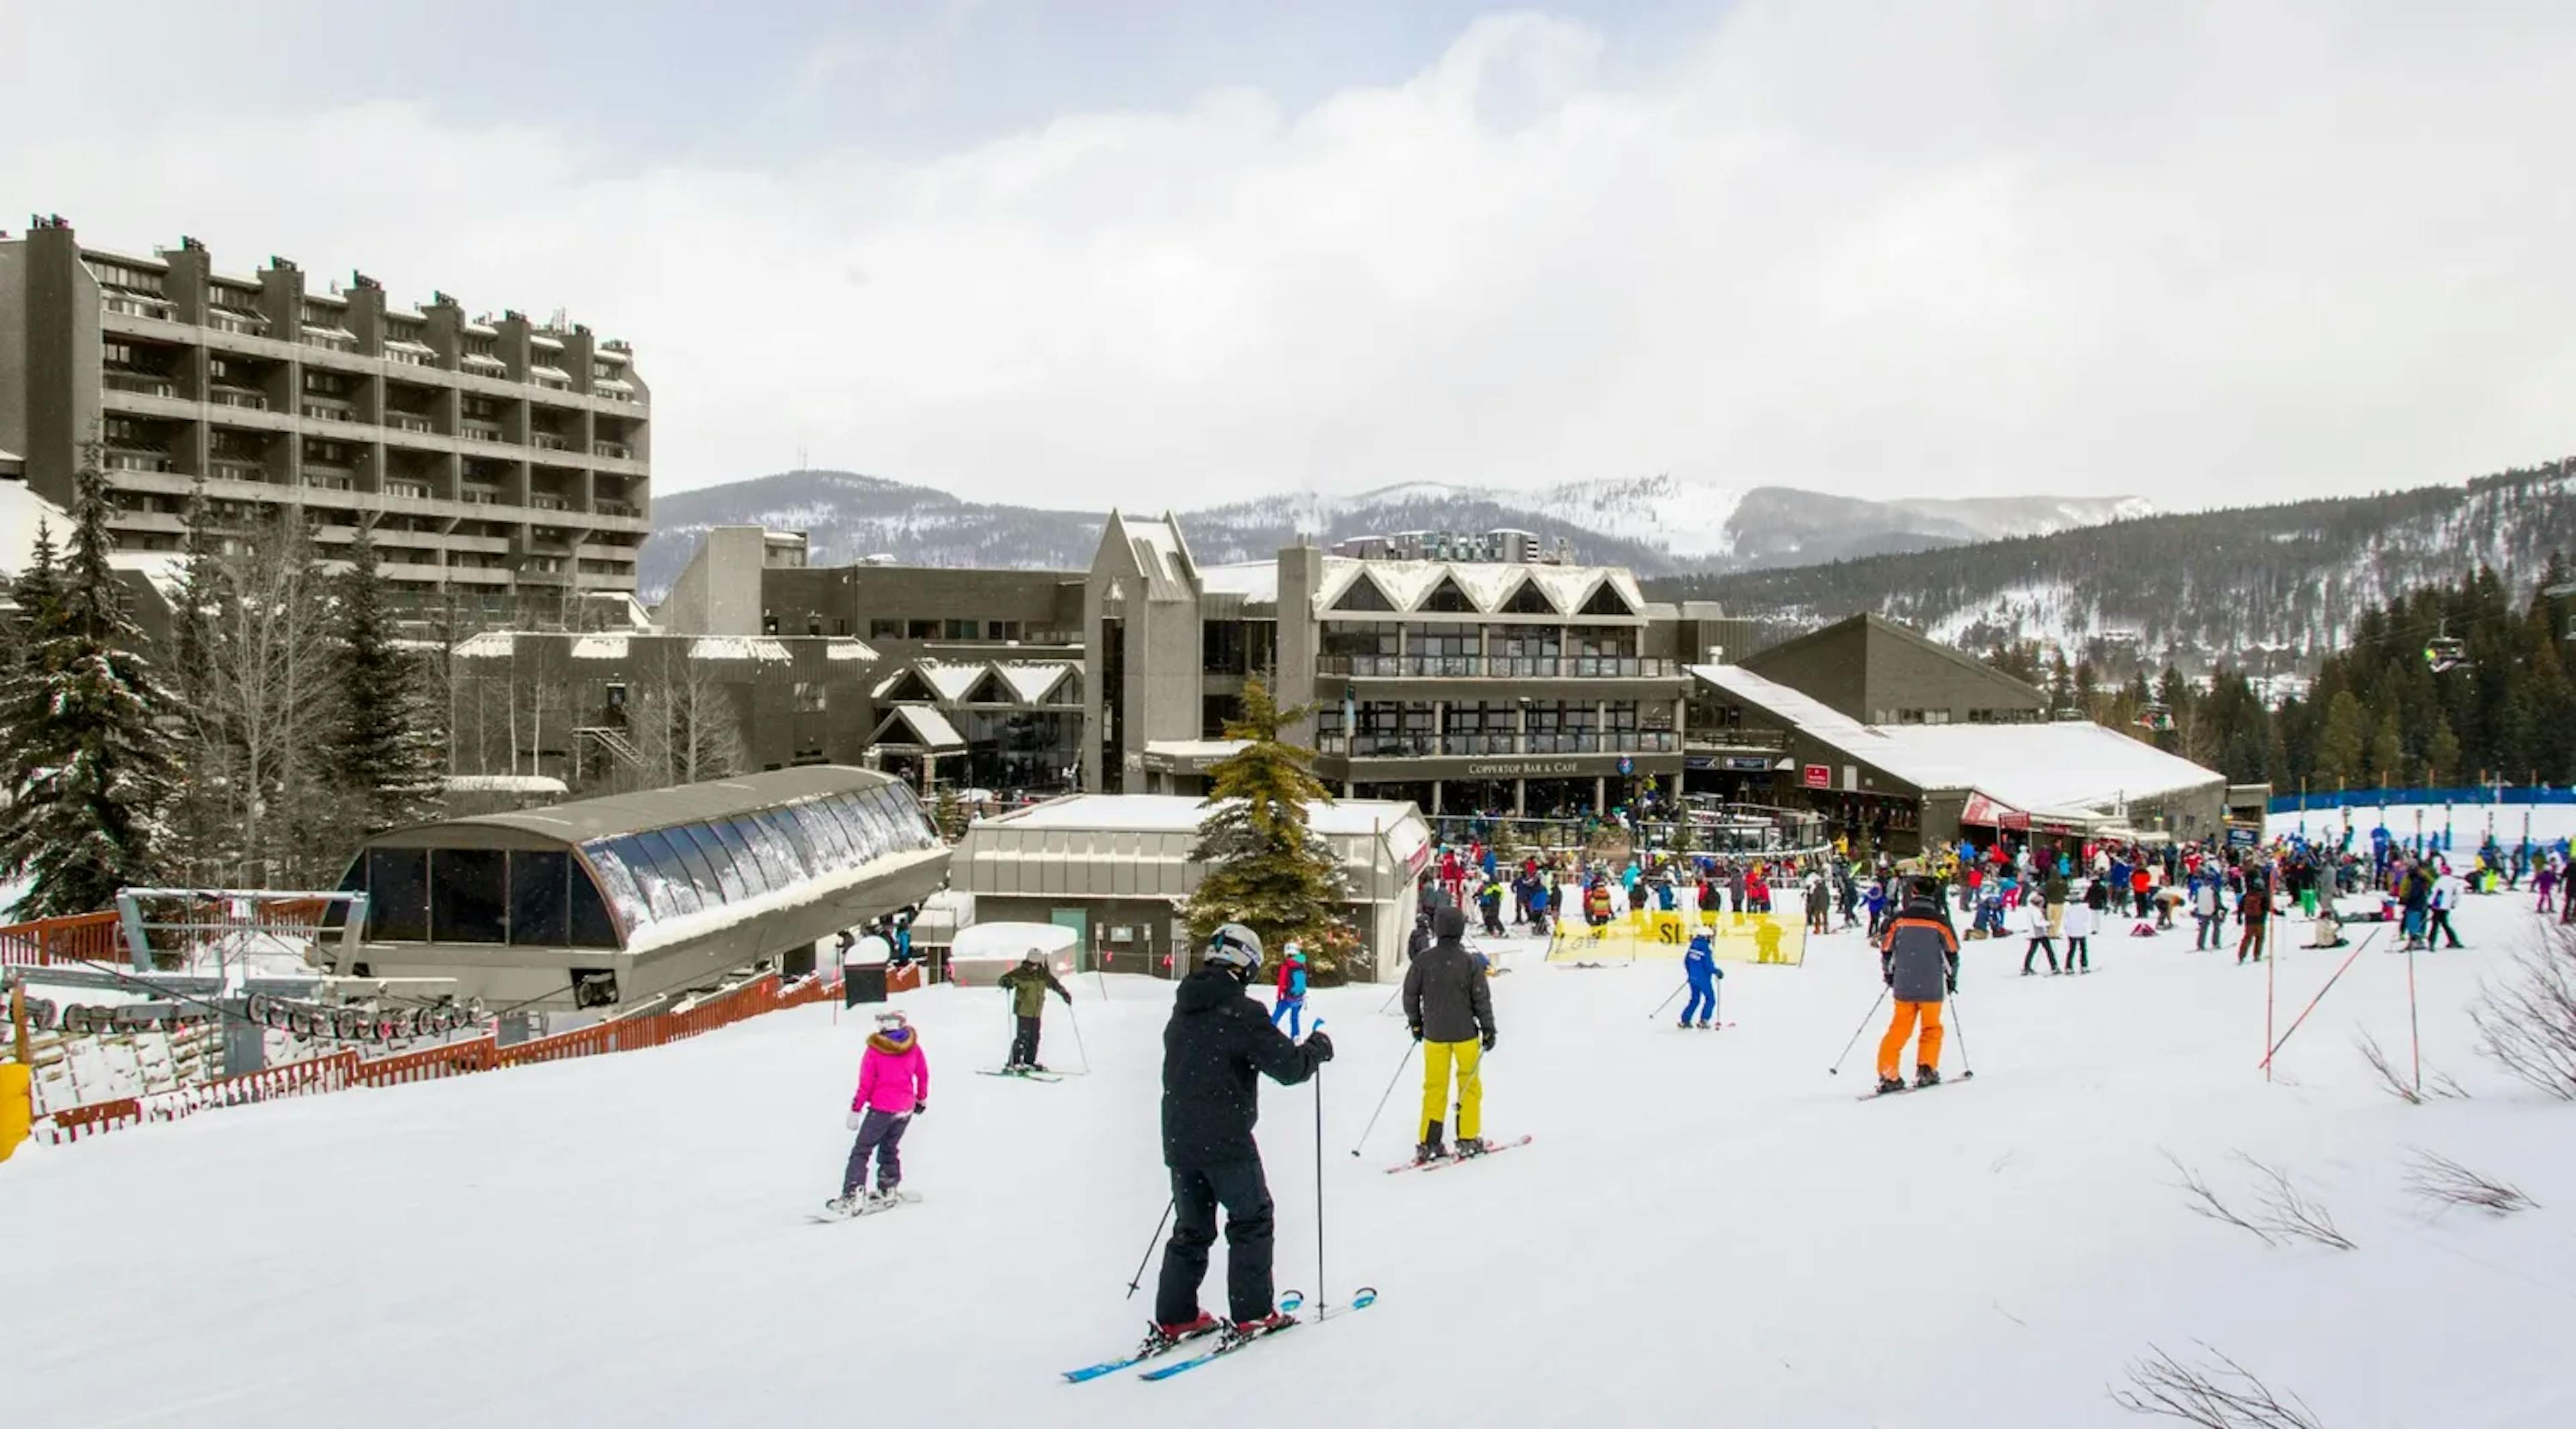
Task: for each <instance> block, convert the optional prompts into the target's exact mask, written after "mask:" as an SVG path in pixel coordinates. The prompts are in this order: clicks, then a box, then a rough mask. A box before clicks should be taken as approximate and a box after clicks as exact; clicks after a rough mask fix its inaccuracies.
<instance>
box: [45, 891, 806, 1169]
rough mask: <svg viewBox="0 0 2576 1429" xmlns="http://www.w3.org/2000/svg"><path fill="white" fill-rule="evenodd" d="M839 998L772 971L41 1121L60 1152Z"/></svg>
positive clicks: (597, 1049) (342, 1054) (346, 1054)
mask: <svg viewBox="0 0 2576 1429" xmlns="http://www.w3.org/2000/svg"><path fill="white" fill-rule="evenodd" d="M66 921H67V920H66ZM839 992H840V990H839V989H838V988H835V987H833V986H831V985H829V984H827V983H825V982H823V981H822V980H821V979H819V978H808V979H805V980H803V981H801V982H798V983H797V984H795V985H794V986H792V987H788V988H786V989H784V990H782V989H781V988H780V987H779V985H778V975H777V974H776V973H763V974H761V975H760V976H759V977H756V978H754V979H752V980H751V981H749V982H747V983H744V984H742V985H741V986H740V987H737V988H734V989H733V990H731V991H729V992H726V993H722V994H720V995H718V996H716V997H712V998H709V999H707V1000H706V1001H705V1002H702V1003H699V1004H698V1005H696V1006H695V1007H691V1008H689V1009H687V1010H685V1011H681V1012H656V1013H652V1014H649V1015H647V1016H643V1017H630V1018H623V1019H618V1020H615V1021H609V1022H600V1023H594V1024H592V1025H591V1026H588V1027H582V1028H576V1029H574V1030H573V1031H570V1032H564V1033H559V1034H557V1035H555V1036H552V1037H540V1038H536V1039H533V1040H531V1041H527V1042H519V1043H515V1044H513V1045H511V1046H507V1047H503V1046H500V1045H498V1044H497V1043H496V1042H495V1041H494V1039H493V1038H492V1036H490V1035H489V1034H487V1035H485V1036H482V1037H477V1038H475V1039H474V1040H472V1041H469V1042H451V1043H447V1044H445V1045H442V1046H437V1047H424V1048H421V1049H419V1050H417V1051H412V1052H403V1053H398V1054H396V1055H394V1056H391V1057H379V1058H376V1059H374V1060H372V1061H369V1060H367V1059H365V1058H362V1057H360V1056H359V1055H358V1054H357V1053H356V1052H355V1051H348V1050H343V1051H339V1052H334V1053H331V1054H330V1055H328V1056H324V1057H315V1058H311V1059H309V1060H307V1061H302V1062H290V1063H287V1064H286V1065H284V1066H278V1067H263V1068H261V1069H260V1070H258V1071H255V1072H246V1073H243V1074H241V1075H239V1076H232V1077H221V1078H217V1079H216V1080H214V1081H210V1082H199V1083H195V1084H193V1085H189V1086H184V1087H180V1088H178V1089H176V1090H174V1091H168V1092H156V1093H153V1094H151V1095H148V1096H143V1097H121V1098H118V1099H116V1100H114V1101H104V1102H93V1103H91V1104H89V1105H86V1106H76V1107H67V1108H65V1109H63V1110H61V1111H58V1112H52V1113H48V1114H47V1115H45V1116H42V1117H39V1118H37V1127H36V1131H37V1135H39V1136H41V1137H44V1138H45V1139H47V1140H48V1141H51V1142H53V1143H55V1144H60V1143H62V1142H66V1141H77V1140H79V1139H80V1138H82V1137H84V1136H96V1135H98V1134H100V1133H102V1132H108V1131H116V1130H120V1129H122V1128H124V1127H128V1126H140V1125H142V1124H143V1123H145V1122H146V1121H176V1120H178V1119H179V1118H180V1117H183V1116H187V1115H190V1114H192V1113H194V1112H198V1111H202V1110H205V1109H206V1108H209V1107H221V1106H241V1105H244V1104H246V1103H249V1102H258V1101H267V1100H270V1099H272V1098H275V1097H281V1096H304V1095H311V1094H315V1093H321V1092H336V1091H342V1090H345V1089H347V1088H350V1087H392V1086H403V1085H406V1084H409V1083H412V1082H426V1081H436V1080H438V1079H440V1078H443V1077H457V1076H465V1075H468V1074H470V1073H475V1072H489V1071H497V1070H499V1069H501V1068H503V1067H517V1066H525V1065H527V1064H529V1063H533V1062H555V1061H563V1060H566V1059H569V1058H573V1057H589V1056H595V1055H597V1054H600V1053H603V1052H627V1051H634V1050H637V1049H639V1048H645V1047H659V1046H661V1045H663V1044H664V1043H668V1042H677V1041H680V1040H682V1039H684V1038H689V1037H695V1036H697V1035H698V1034H700V1033H702V1032H712V1031H714V1030H716V1029H717V1028H719V1027H728V1026H731V1025H732V1024H734V1023H737V1022H741V1021H745V1020H747V1019H749V1018H753V1017H757V1016H759V1015H761V1014H762V1013H765V1012H775V1011H777V1010H779V1009H780V1008H785V1007H801V1006H805V1005H807V1004H810V1003H816V1002H824V1001H829V1000H830V999H832V998H834V997H837V996H839Z"/></svg>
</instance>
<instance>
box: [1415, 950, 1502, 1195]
mask: <svg viewBox="0 0 2576 1429" xmlns="http://www.w3.org/2000/svg"><path fill="white" fill-rule="evenodd" d="M1466 931H1467V915H1466V914H1464V913H1461V912H1460V911H1458V910H1457V909H1456V908H1454V907H1447V908H1441V909H1439V910H1438V911H1436V912H1434V913H1433V914H1432V915H1431V934H1432V943H1431V946H1430V947H1427V948H1425V949H1423V950H1422V953H1421V955H1420V956H1419V957H1416V958H1415V959H1414V960H1413V965H1412V966H1410V967H1408V968H1406V969H1405V970H1404V1020H1405V1022H1406V1023H1407V1024H1408V1025H1409V1026H1410V1027H1411V1028H1412V1031H1413V1035H1414V1037H1415V1039H1416V1040H1418V1041H1420V1042H1421V1043H1422V1120H1421V1122H1420V1128H1421V1133H1422V1135H1421V1139H1420V1141H1419V1142H1417V1143H1416V1144H1415V1146H1414V1149H1413V1154H1414V1159H1415V1160H1417V1161H1436V1160H1438V1159H1440V1158H1441V1157H1442V1156H1444V1155H1447V1154H1448V1153H1447V1151H1446V1150H1445V1149H1444V1148H1443V1147H1442V1146H1441V1144H1440V1128H1441V1126H1442V1124H1443V1123H1444V1122H1445V1121H1446V1120H1447V1117H1446V1115H1445V1114H1446V1112H1447V1111H1448V1104H1449V1082H1450V1077H1451V1075H1452V1074H1453V1073H1454V1074H1455V1075H1456V1077H1457V1083H1458V1141H1457V1154H1458V1155H1459V1156H1462V1157H1466V1156H1481V1155H1483V1154H1484V1151H1485V1142H1484V1136H1483V1133H1484V1103H1485V1088H1484V1083H1483V1082H1482V1080H1480V1079H1479V1078H1478V1076H1477V1068H1478V1067H1479V1066H1480V1065H1481V1064H1482V1063H1483V1061H1484V1054H1485V1053H1487V1052H1490V1051H1492V1050H1494V994H1493V990H1492V989H1491V988H1490V987H1489V986H1487V984H1486V981H1485V975H1484V974H1483V973H1480V972H1478V971H1477V970H1476V963H1475V960H1474V958H1472V957H1470V956H1469V955H1468V952H1467V949H1466V946H1465V944H1464V943H1463V942H1462V941H1461V939H1462V938H1463V936H1464V935H1465V933H1466Z"/></svg>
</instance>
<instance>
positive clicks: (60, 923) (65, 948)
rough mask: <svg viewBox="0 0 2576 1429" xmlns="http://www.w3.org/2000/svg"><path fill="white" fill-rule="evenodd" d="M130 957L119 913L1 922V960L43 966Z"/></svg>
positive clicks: (120, 962)
mask: <svg viewBox="0 0 2576 1429" xmlns="http://www.w3.org/2000/svg"><path fill="white" fill-rule="evenodd" d="M126 960H127V954H126V950H125V934H124V932H123V931H122V930H121V929H120V928H118V926H117V916H116V914H114V913H112V912H110V913H75V914H73V915H71V916H70V917H68V918H38V919H36V920H35V921H33V922H30V923H11V924H8V925H6V926H0V963H5V964H7V965H9V966H11V967H22V968H43V967H52V966H54V965H55V964H57V963H66V964H77V963H82V962H93V963H111V964H114V965H116V966H119V967H122V966H124V964H125V962H126Z"/></svg>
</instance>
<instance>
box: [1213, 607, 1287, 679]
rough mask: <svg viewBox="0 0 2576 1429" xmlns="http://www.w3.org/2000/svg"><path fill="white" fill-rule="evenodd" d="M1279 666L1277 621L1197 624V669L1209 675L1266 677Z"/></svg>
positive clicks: (1228, 621)
mask: <svg viewBox="0 0 2576 1429" xmlns="http://www.w3.org/2000/svg"><path fill="white" fill-rule="evenodd" d="M1278 664H1279V622H1278V621H1276V620H1207V621H1201V622H1200V624H1199V670H1200V672H1201V673H1203V674H1209V675H1263V676H1266V675H1268V674H1269V673H1270V672H1271V671H1272V670H1273V669H1275V668H1276V667H1277V666H1278Z"/></svg>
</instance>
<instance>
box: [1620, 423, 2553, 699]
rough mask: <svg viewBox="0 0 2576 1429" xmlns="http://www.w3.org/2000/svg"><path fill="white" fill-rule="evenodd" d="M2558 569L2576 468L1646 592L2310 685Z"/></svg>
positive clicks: (1970, 642) (2131, 523) (1713, 578)
mask: <svg viewBox="0 0 2576 1429" xmlns="http://www.w3.org/2000/svg"><path fill="white" fill-rule="evenodd" d="M2552 551H2560V552H2567V553H2570V554H2576V462H2568V463H2552V464H2549V465H2545V466H2536V467H2528V468H2517V469H2514V470H2510V471H2505V472H2500V473H2497V474H2495V475H2492V476H2483V477H2479V478H2476V479H2474V480H2471V481H2468V482H2464V483H2460V484H2456V485H2450V486H2429V487H2422V488H2418V489H2416V490H2412V491H2399V492H2382V493H2374V494H2372V495H2370V496H2365V497H2352V498H2344V499H2336V500H2317V501H2299V502H2289V503H2284V504H2281V505H2277V506H2261V507H2243V508H2236V509H2231V510H2220V511H2197V512H2180V513H2171V514H2165V515H2140V516H2136V517H2133V518H2128V519H2123V520H2122V521H2120V522H2119V524H2116V525H2102V526H2082V527H2076V528H2072V529H2064V530H2058V531H2054V532H2047V533H2038V534H2032V535H2025V536H2013V537H2007V538H2004V539H2001V540H1995V541H1989V542H1982V543H1977V544H1970V545H1959V546H1953V547H1949V548H1946V549H1940V550H1923V551H1915V552H1908V553H1902V554H1893V555H1887V556H1883V557H1878V558H1874V559H1866V560H1857V561H1842V562H1837V563H1833V564H1823V565H1812V566H1804V567H1799V568H1794V569H1774V570H1761V571H1737V572H1730V573H1724V574H1716V575H1707V576H1690V577H1672V578H1665V579H1662V580H1657V581H1653V582H1651V583H1650V585H1649V593H1650V594H1652V595H1654V596H1655V597H1656V598H1658V599H1664V600H1674V599H1685V598H1687V599H1706V600H1716V601H1720V602H1722V603H1724V604H1726V605H1728V606H1730V607H1731V608H1734V609H1738V610H1741V611H1744V612H1745V613H1747V614H1750V615H1754V616H1756V617H1757V618H1764V619H1771V620H1776V621H1779V622H1781V623H1782V624H1784V625H1793V626H1803V625H1812V624H1820V623H1823V622H1826V621H1830V620H1836V619H1839V618H1841V617H1843V616H1845V615H1849V614H1852V613H1854V612H1856V611H1862V610H1874V611H1877V612H1879V613H1881V614H1883V615H1887V616H1889V617H1891V618H1894V619H1897V620H1902V621H1905V622H1907V623H1909V624H1912V625H1916V626H1919V627H1921V628H1922V629H1924V630H1926V631H1928V632H1929V633H1931V634H1932V635H1933V636H1934V637H1935V638H1937V639H1941V640H1945V641H1948V642H1950V643H1952V644H1955V645H1959V646H1961V647H1963V648H1966V649H1971V650H1989V649H1993V648H1996V647H1998V646H2001V645H2005V644H2011V643H2016V642H2020V641H2025V640H2030V641H2037V642H2038V643H2040V644H2041V645H2043V646H2053V647H2056V648H2059V649H2062V650H2065V651H2066V652H2067V653H2068V655H2069V658H2075V657H2077V656H2079V655H2081V654H2083V653H2086V652H2088V651H2091V652H2094V653H2097V654H2099V653H2100V651H2101V650H2102V649H2103V647H2106V646H2108V647H2134V650H2135V653H2136V655H2137V657H2138V658H2139V659H2141V660H2142V661H2144V662H2145V663H2146V664H2147V665H2148V666H2149V667H2150V668H2155V667H2159V666H2161V665H2163V664H2165V663H2166V662H2168V661H2170V662H2172V663H2174V664H2176V665H2178V666H2180V667H2181V668H2183V669H2184V670H2187V671H2196V670H2198V669H2201V668H2204V667H2206V666H2207V665H2208V664H2209V663H2210V662H2212V661H2213V660H2215V659H2218V658H2221V657H2224V658H2226V659H2227V660H2229V662H2230V663H2232V664H2237V665H2240V666H2246V667H2248V668H2251V669H2253V670H2254V671H2255V672H2256V673H2272V672H2275V671H2291V670H2303V669H2307V668H2310V667H2312V666H2313V665H2314V663H2315V661H2316V659H2317V658H2318V657H2320V656H2322V655H2323V654H2325V653H2326V652H2327V651H2330V650H2333V649H2336V648H2338V647H2339V646H2341V645H2342V644H2344V642H2345V641H2346V640H2348V639H2349V638H2350V635H2351V628H2352V623H2353V621H2354V620H2355V619H2356V618H2357V617H2358V616H2359V615H2360V614H2361V613H2362V612H2363V611H2364V610H2368V609H2371V608H2373V607H2376V606H2379V605H2381V604H2383V603H2385V602H2386V601H2388V600H2389V599H2391V598H2393V597H2395V596H2398V595H2400V594H2402V593H2404V592H2406V591H2408V590H2412V589H2414V588H2416V587H2418V586H2422V585H2426V584H2429V583H2431V582H2433V581H2435V580H2456V579H2458V578H2459V577H2460V576H2462V575H2465V574H2467V573H2469V572H2471V571H2473V570H2475V569H2476V568H2477V567H2478V566H2480V565H2485V566H2489V567H2492V568H2493V569H2494V570H2495V571H2496V572H2497V574H2498V575H2500V576H2502V577H2503V579H2504V581H2505V583H2506V585H2507V586H2508V587H2509V588H2510V589H2511V590H2512V591H2513V592H2514V597H2515V599H2517V600H2520V599H2524V598H2527V597H2528V596H2529V595H2530V593H2531V588H2532V585H2533V584H2534V582H2535V581H2536V579H2537V577H2538V576H2539V574H2540V572H2541V570H2542V568H2543V567H2544V566H2545V565H2546V564H2547V562H2548V559H2549V555H2550V553H2551V552H2552Z"/></svg>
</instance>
